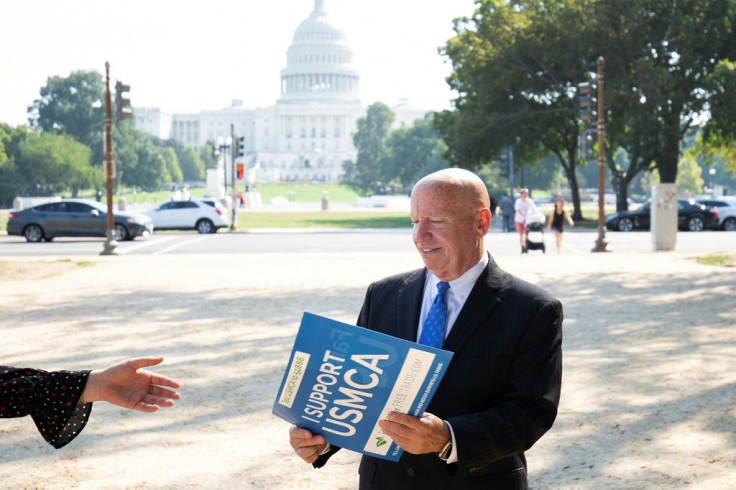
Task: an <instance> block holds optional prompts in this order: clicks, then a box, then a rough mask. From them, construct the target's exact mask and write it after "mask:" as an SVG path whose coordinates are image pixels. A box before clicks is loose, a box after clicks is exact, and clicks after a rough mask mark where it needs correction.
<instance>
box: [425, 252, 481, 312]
mask: <svg viewBox="0 0 736 490" xmlns="http://www.w3.org/2000/svg"><path fill="white" fill-rule="evenodd" d="M489 260H490V259H489V254H488V252H484V253H483V255H482V256H481V258H480V260H479V261H478V263H477V264H475V265H474V266H473V267H471V268H470V269H468V270H466V271H465V272H464V273H463V275H462V276H460V277H458V278H457V279H455V280H453V281H450V291H452V294H454V295H455V297H456V298H457V299H459V300H460V302H461V303H465V300H466V299H468V295H469V294H470V291H472V289H473V286H475V283H476V281H478V278H479V277H480V275H481V273H483V269H485V268H486V267H487V266H488V262H489ZM427 278H428V279H427V286H426V287H428V288H429V290H430V291H431V294H430V297H431V298H432V299H434V297H435V295H436V294H437V283H439V282H440V280H439V278H438V277H437V276H435V275H434V274H432V273H431V272H428V274H427Z"/></svg>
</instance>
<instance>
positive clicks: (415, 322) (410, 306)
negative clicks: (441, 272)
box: [396, 269, 427, 342]
mask: <svg viewBox="0 0 736 490" xmlns="http://www.w3.org/2000/svg"><path fill="white" fill-rule="evenodd" d="M426 275H427V270H426V269H420V270H418V271H416V272H415V273H414V274H412V275H411V276H409V277H408V278H407V280H406V284H405V287H403V288H401V289H399V291H398V292H397V301H396V308H397V310H398V311H397V312H396V318H397V328H398V336H399V338H402V339H405V340H411V341H412V342H416V340H417V327H418V326H419V314H420V313H421V309H422V296H423V294H424V282H425V280H426Z"/></svg>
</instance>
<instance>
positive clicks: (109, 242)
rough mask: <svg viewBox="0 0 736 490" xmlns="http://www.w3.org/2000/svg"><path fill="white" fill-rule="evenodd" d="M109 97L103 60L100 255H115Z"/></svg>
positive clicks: (113, 170) (113, 173)
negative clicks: (103, 220)
mask: <svg viewBox="0 0 736 490" xmlns="http://www.w3.org/2000/svg"><path fill="white" fill-rule="evenodd" d="M110 99H111V97H110V63H109V62H107V61H106V62H105V178H106V183H107V223H106V225H105V243H104V244H103V245H102V252H100V255H117V252H115V248H116V247H117V246H118V243H117V241H115V228H114V223H115V221H114V219H113V215H112V179H113V178H114V177H115V164H114V162H113V160H112V109H111V107H110V106H111V100H110Z"/></svg>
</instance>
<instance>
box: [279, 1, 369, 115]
mask: <svg viewBox="0 0 736 490" xmlns="http://www.w3.org/2000/svg"><path fill="white" fill-rule="evenodd" d="M359 87H360V76H359V73H358V69H357V68H356V67H355V65H354V64H353V50H352V48H351V47H350V45H349V44H348V40H347V37H346V36H345V33H344V32H343V30H342V29H341V28H340V27H338V26H336V25H335V24H334V23H333V22H332V19H330V18H329V17H328V15H327V13H326V12H325V7H324V0H315V2H314V11H313V12H312V13H311V14H310V15H309V17H308V18H307V19H306V20H304V21H303V22H302V23H301V24H299V26H298V27H297V28H296V31H295V32H294V37H293V38H292V42H291V46H289V49H288V50H287V52H286V68H284V69H283V70H281V99H279V101H278V103H280V104H300V103H305V102H306V103H309V102H316V103H329V104H345V103H349V104H350V103H352V104H356V103H360V96H359Z"/></svg>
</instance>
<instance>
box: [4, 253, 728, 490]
mask: <svg viewBox="0 0 736 490" xmlns="http://www.w3.org/2000/svg"><path fill="white" fill-rule="evenodd" d="M496 259H497V261H498V262H499V264H500V265H501V266H502V267H503V268H505V269H506V270H508V271H509V272H512V273H514V274H516V275H518V276H520V277H522V278H524V279H527V280H530V281H532V282H534V283H537V284H540V285H541V286H543V287H544V288H546V289H548V290H549V291H551V292H552V293H554V294H555V295H556V296H557V297H559V298H560V299H561V300H562V302H563V305H564V309H565V322H564V336H565V337H564V342H563V349H564V375H563V389H562V402H561V406H560V411H559V416H558V419H557V422H556V423H555V426H554V427H553V428H552V430H551V431H550V432H549V433H548V434H546V435H545V436H544V437H543V438H542V439H541V440H540V441H539V442H538V443H537V444H536V445H535V446H534V447H533V448H532V449H531V450H530V451H529V452H528V453H527V457H528V460H529V469H530V483H531V485H532V488H537V489H547V488H549V489H563V488H564V489H596V490H598V489H606V488H612V489H613V488H637V489H639V488H698V489H701V488H704V489H723V488H729V487H730V488H734V485H736V476H735V475H736V294H735V293H736V269H734V268H728V267H717V266H706V265H700V264H698V263H696V262H695V261H694V260H693V257H692V256H689V255H687V254H683V253H678V252H672V253H660V254H654V253H646V254H624V253H619V254H617V253H613V254H576V255H572V254H570V255H566V254H561V255H551V254H547V255H541V254H540V255H529V256H498V257H496ZM420 265H421V264H420V261H419V258H418V257H417V256H415V255H414V254H407V253H395V254H391V253H375V254H353V253H339V254H318V253H305V254H293V255H286V254H280V255H276V254H273V255H269V254H259V255H218V256H201V255H200V256H184V255H178V256H137V257H134V256H118V257H94V258H91V259H89V260H77V259H75V260H69V259H61V258H60V259H48V260H43V261H39V260H37V259H36V260H33V259H8V260H0V359H1V361H0V364H9V365H16V366H32V367H40V368H44V369H49V370H53V369H84V368H89V367H102V366H105V365H107V364H109V363H112V362H115V361H118V360H121V359H124V358H127V357H136V356H144V355H163V356H165V357H166V360H165V361H164V364H162V365H161V366H159V367H158V368H157V370H158V371H159V372H162V373H165V374H167V375H170V376H172V377H175V378H177V379H178V380H180V381H181V382H182V384H183V387H182V389H181V393H182V395H183V398H182V400H181V401H180V402H179V403H178V404H177V405H176V406H175V407H174V408H172V409H162V410H160V411H159V412H158V413H156V414H153V415H147V414H141V413H137V412H130V411H123V410H120V409H118V408H117V407H112V406H109V405H106V404H103V403H96V404H95V405H94V408H93V411H92V417H91V419H90V422H89V424H88V426H87V428H86V429H85V431H84V432H83V433H82V434H81V435H80V436H79V437H78V438H77V439H76V440H75V441H73V442H72V443H71V444H70V445H69V446H67V447H66V448H64V449H62V450H58V451H57V450H54V449H53V448H52V447H51V446H49V445H47V444H46V443H45V442H43V440H42V439H41V437H40V436H39V435H38V433H37V432H36V430H35V427H34V426H33V423H32V421H31V420H30V418H23V419H3V420H2V421H0V482H2V483H0V486H2V487H3V488H18V489H36V488H39V489H42V488H43V489H45V488H80V489H106V488H110V489H117V488H126V489H127V488H130V489H142V488H146V489H148V488H166V489H173V488H177V489H178V488H254V489H297V488H300V489H320V490H325V489H355V488H357V478H358V477H357V463H358V456H357V455H356V454H354V453H350V452H347V451H342V452H341V453H340V454H338V455H337V456H335V457H334V458H333V459H332V460H331V461H330V463H329V464H328V465H327V466H326V467H325V468H323V469H321V470H313V469H312V468H311V467H310V466H308V465H306V464H304V463H303V462H301V460H300V459H298V458H297V457H296V456H295V455H294V454H293V453H292V452H291V449H290V447H289V445H288V442H287V439H288V436H287V431H288V424H286V422H283V421H282V420H281V419H278V418H276V417H275V416H273V415H272V414H271V407H272V404H273V400H274V398H275V396H276V392H277V389H278V386H279V383H280V381H281V377H282V374H283V371H284V368H285V364H286V362H287V360H288V355H289V352H290V349H291V347H292V343H293V339H294V335H295V332H296V329H297V327H298V324H299V321H300V318H301V314H302V312H303V311H310V312H313V313H316V314H320V315H325V316H329V317H333V318H335V319H337V320H341V321H346V322H350V323H352V322H353V321H354V320H355V318H356V317H357V314H358V310H359V308H360V305H361V302H362V299H363V294H364V291H365V288H366V286H367V285H368V283H369V282H371V281H372V280H375V279H378V278H381V277H383V276H385V275H388V274H392V273H395V272H399V271H403V270H408V269H411V268H414V267H418V266H420Z"/></svg>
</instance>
